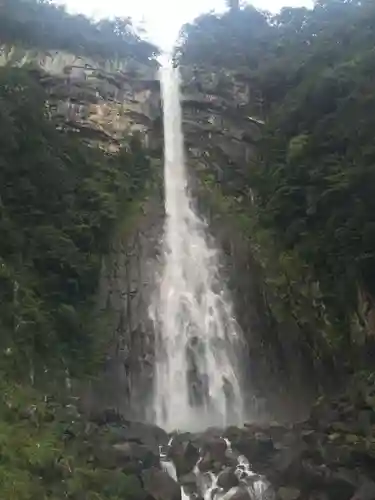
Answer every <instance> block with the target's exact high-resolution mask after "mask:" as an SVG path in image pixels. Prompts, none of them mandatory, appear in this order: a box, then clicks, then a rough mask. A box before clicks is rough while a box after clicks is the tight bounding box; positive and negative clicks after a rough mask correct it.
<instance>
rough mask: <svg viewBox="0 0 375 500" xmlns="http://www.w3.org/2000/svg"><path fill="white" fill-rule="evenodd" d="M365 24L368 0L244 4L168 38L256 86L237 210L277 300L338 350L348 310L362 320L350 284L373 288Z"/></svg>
mask: <svg viewBox="0 0 375 500" xmlns="http://www.w3.org/2000/svg"><path fill="white" fill-rule="evenodd" d="M374 27H375V4H374V2H373V1H372V0H365V1H358V0H325V1H323V0H322V1H317V2H316V3H315V6H314V8H313V9H311V10H309V9H306V8H295V9H294V8H284V9H282V11H281V12H280V14H277V15H271V14H270V13H267V12H261V11H257V10H256V9H254V8H253V7H246V8H242V9H240V10H238V11H237V12H235V13H234V12H227V13H225V14H224V15H221V16H217V15H211V14H208V15H204V16H202V17H201V18H199V19H197V20H196V21H195V22H194V23H193V24H191V25H187V26H185V27H184V29H183V32H182V36H181V46H180V48H179V57H180V61H181V63H182V64H197V65H198V66H201V67H203V66H206V67H207V66H208V67H211V68H212V70H213V71H215V68H226V69H229V70H232V71H233V72H234V74H235V75H237V77H239V78H240V79H242V80H244V81H247V82H248V83H249V86H250V88H251V89H257V90H258V91H260V92H261V93H262V102H263V110H262V111H263V117H264V118H266V126H265V128H264V131H263V138H262V140H261V142H260V144H259V148H258V151H259V156H258V158H257V161H256V162H254V164H253V165H251V166H250V167H249V166H248V165H244V166H243V168H242V171H241V173H240V174H241V175H240V178H241V182H240V183H238V184H241V186H242V187H241V189H242V190H241V196H242V197H241V199H240V198H239V197H238V196H237V197H236V203H235V206H236V210H237V212H239V213H241V216H240V215H238V216H237V218H238V219H240V218H241V221H242V222H241V223H242V224H243V227H244V226H246V225H247V229H246V228H245V227H244V229H245V230H247V232H249V233H250V234H249V237H250V238H251V239H252V241H253V246H254V248H258V249H259V251H258V252H257V253H258V256H259V258H260V260H261V261H262V260H263V261H264V269H265V274H266V276H268V278H271V281H272V282H273V283H272V288H273V290H274V291H276V295H278V296H279V297H281V298H282V303H284V304H286V305H287V308H288V309H289V311H290V312H291V313H292V314H294V316H295V318H296V320H297V321H299V322H302V323H306V322H307V323H310V324H312V325H315V326H314V328H316V332H317V333H318V332H319V333H320V335H321V338H322V339H324V342H328V343H330V344H331V345H332V346H333V345H334V346H335V349H337V348H338V346H339V345H341V347H343V348H344V349H345V350H346V352H348V349H351V348H350V345H352V343H353V340H355V339H353V336H354V335H355V332H354V330H353V321H354V320H353V317H357V319H356V320H355V321H357V323H359V324H360V326H361V327H362V328H363V327H364V324H363V318H362V317H361V313H360V311H359V309H360V306H359V304H358V295H359V290H360V291H361V292H364V293H365V294H366V296H368V297H370V298H371V301H372V302H373V297H374V295H375V284H374V283H375V281H374V276H375V260H374V258H375V253H374V252H375V250H374V249H375V232H374V230H375V219H374V213H375V205H374V203H375V191H374V187H373V186H374V185H375V163H374V160H375V157H374V152H375V150H374V145H373V137H372V135H373V133H372V130H373V129H374V125H375V123H374V119H375V118H374V117H375V113H374V111H375V90H374V86H373V79H374V68H375V65H374V61H375V52H374V44H375V28H374ZM236 175H237V173H236ZM249 188H251V190H252V193H253V199H254V200H255V204H252V203H249V201H250V200H249V196H247V195H246V192H248V190H249ZM221 189H222V192H223V194H224V195H226V196H231V197H233V193H232V192H231V191H230V190H229V185H228V186H227V185H225V184H223V185H222V186H221ZM243 221H245V222H243ZM267 255H268V256H269V258H268V259H267V257H266V256H267ZM277 269H278V270H277ZM273 271H274V272H273ZM268 281H269V279H268ZM304 290H306V291H307V292H308V293H307V294H306V293H305V291H304ZM304 296H305V297H304ZM305 299H306V300H305ZM304 303H305V304H306V305H307V304H308V303H310V312H309V313H307V309H308V307H307V308H306V307H303V308H302V309H301V307H300V306H301V305H302V304H304ZM316 322H317V323H316ZM319 325H320V326H319ZM327 333H329V335H327Z"/></svg>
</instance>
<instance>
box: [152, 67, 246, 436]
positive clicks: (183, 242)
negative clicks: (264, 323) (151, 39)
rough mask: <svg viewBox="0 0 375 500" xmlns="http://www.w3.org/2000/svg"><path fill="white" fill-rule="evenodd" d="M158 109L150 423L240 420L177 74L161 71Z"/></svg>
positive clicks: (236, 338)
mask: <svg viewBox="0 0 375 500" xmlns="http://www.w3.org/2000/svg"><path fill="white" fill-rule="evenodd" d="M161 86H162V97H163V109H164V185H165V217H166V220H165V228H164V238H163V262H162V266H161V272H160V277H159V280H158V289H157V293H155V296H154V298H153V301H152V305H151V308H150V315H151V318H152V320H153V322H154V327H155V387H154V408H153V410H154V415H155V423H156V424H157V425H159V426H160V427H163V428H164V429H166V430H168V431H172V430H176V429H179V430H191V431H198V430H203V429H205V428H207V427H209V426H217V427H224V426H226V425H241V424H242V423H243V413H244V410H243V397H242V389H241V386H242V384H241V370H240V368H241V367H240V363H239V355H238V350H239V349H241V347H242V344H241V338H242V337H241V334H240V332H239V329H238V326H237V323H236V321H235V319H234V317H233V312H232V306H231V303H230V300H229V299H228V292H227V290H226V289H225V287H224V286H223V284H222V281H221V280H220V277H219V272H218V269H219V262H218V260H219V259H218V252H217V250H216V249H215V248H212V246H211V245H209V243H208V232H207V226H206V223H205V222H204V221H203V220H202V219H201V218H200V217H199V216H198V215H197V213H196V210H195V209H194V207H193V203H192V199H191V196H190V193H189V189H188V177H187V170H186V166H185V161H184V145H183V134H182V120H181V114H182V113H181V104H180V89H179V87H180V83H179V71H178V69H177V68H174V67H173V63H172V62H171V61H169V62H168V63H166V64H165V65H164V66H163V67H162V69H161Z"/></svg>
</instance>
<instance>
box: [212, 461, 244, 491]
mask: <svg viewBox="0 0 375 500" xmlns="http://www.w3.org/2000/svg"><path fill="white" fill-rule="evenodd" d="M238 483H239V481H238V477H237V476H236V475H235V468H234V467H226V468H225V469H224V470H223V471H222V472H220V474H219V476H218V478H217V484H218V486H220V488H223V489H224V490H226V491H227V490H230V489H231V488H233V487H234V486H238Z"/></svg>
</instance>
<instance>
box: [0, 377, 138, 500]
mask: <svg viewBox="0 0 375 500" xmlns="http://www.w3.org/2000/svg"><path fill="white" fill-rule="evenodd" d="M98 436H99V437H98ZM94 440H95V443H96V447H98V448H100V447H102V448H103V449H104V450H105V449H106V447H107V446H108V439H107V436H106V433H105V432H103V431H102V430H101V429H99V428H98V427H97V426H96V425H94V424H92V423H90V424H89V425H88V424H87V423H85V422H84V420H83V419H82V417H81V416H80V414H79V413H78V412H77V410H76V408H75V406H74V405H72V404H71V403H70V404H69V402H68V401H67V402H65V403H61V402H57V401H55V400H52V399H49V398H46V397H42V396H41V395H40V394H38V392H36V391H35V390H33V389H31V388H27V387H20V386H17V385H14V384H12V385H9V384H5V383H2V384H1V399H0V451H1V457H0V497H1V498H4V499H5V498H6V499H9V500H47V499H48V500H59V499H61V500H62V499H65V498H69V499H71V500H81V499H82V498H85V499H88V500H120V499H125V500H142V499H143V498H144V497H145V494H144V492H143V490H142V488H141V485H140V482H139V479H138V478H137V477H136V476H132V475H126V474H125V473H124V472H122V470H121V468H119V467H117V466H113V464H112V465H110V464H109V463H107V464H106V463H104V462H103V461H102V462H100V463H99V462H97V461H95V460H94V458H93V453H92V446H91V443H92V442H93V441H94ZM108 450H109V449H108ZM108 452H109V451H108Z"/></svg>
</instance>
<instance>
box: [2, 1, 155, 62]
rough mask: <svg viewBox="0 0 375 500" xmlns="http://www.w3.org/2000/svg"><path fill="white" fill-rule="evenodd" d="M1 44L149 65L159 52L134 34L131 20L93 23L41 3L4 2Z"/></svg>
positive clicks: (60, 7)
mask: <svg viewBox="0 0 375 500" xmlns="http://www.w3.org/2000/svg"><path fill="white" fill-rule="evenodd" d="M0 41H1V42H2V43H4V44H15V45H17V44H20V45H23V46H25V47H27V48H32V49H35V48H39V49H44V50H47V51H48V50H65V51H68V52H71V53H73V54H78V55H86V56H91V57H94V58H102V59H103V61H106V60H108V59H109V60H119V59H126V60H127V61H129V60H132V59H133V60H136V61H139V62H143V63H145V64H149V63H151V59H153V58H154V57H155V55H156V54H157V53H158V51H157V49H156V47H155V46H153V45H152V44H150V43H148V42H146V41H145V40H142V38H141V37H140V36H139V35H138V34H137V33H136V31H135V29H134V27H133V25H132V22H131V19H130V18H124V19H120V18H116V19H114V20H113V21H112V20H108V19H103V20H100V21H98V22H94V21H91V20H90V19H88V18H86V17H85V16H83V15H70V14H68V13H67V12H66V10H65V8H64V7H62V6H57V5H55V4H53V3H52V2H50V1H44V0H3V1H2V2H1V5H0Z"/></svg>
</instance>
